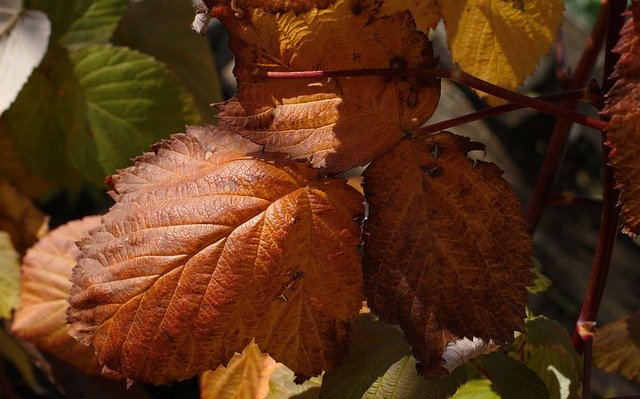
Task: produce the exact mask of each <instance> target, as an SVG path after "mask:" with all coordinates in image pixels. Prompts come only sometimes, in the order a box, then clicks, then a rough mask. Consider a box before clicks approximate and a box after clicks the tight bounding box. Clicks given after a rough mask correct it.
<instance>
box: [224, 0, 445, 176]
mask: <svg viewBox="0 0 640 399" xmlns="http://www.w3.org/2000/svg"><path fill="white" fill-rule="evenodd" d="M374 6H375V4H374V1H373V0H365V1H362V2H351V1H347V0H339V1H338V2H336V4H335V5H333V6H331V7H329V8H327V9H325V10H321V11H311V12H308V13H304V14H300V15H298V16H296V15H294V14H292V13H287V14H281V15H271V14H267V13H264V12H262V11H260V10H249V11H247V12H246V13H245V16H244V18H237V17H236V16H235V15H234V13H233V10H232V9H231V7H229V6H227V7H217V8H214V9H213V10H212V14H213V15H214V16H215V17H217V18H219V19H220V20H221V21H222V22H223V23H224V24H225V25H226V27H227V28H228V29H229V31H230V33H231V38H230V42H229V45H230V47H231V50H232V51H233V53H234V55H235V59H236V67H235V69H234V73H235V75H236V77H237V80H238V85H239V86H238V87H239V88H238V94H237V95H236V97H235V98H234V99H232V100H231V101H229V102H227V103H224V104H221V105H219V107H220V109H221V113H220V114H219V115H218V117H219V118H220V120H221V122H223V123H225V124H226V125H229V126H233V127H235V128H237V129H239V133H240V134H241V135H243V136H244V137H246V138H248V139H250V140H251V141H254V142H256V143H259V144H261V145H263V146H265V149H266V151H276V152H283V153H286V154H287V155H288V156H290V157H291V158H294V159H303V160H307V161H309V162H310V163H311V165H312V166H314V167H320V168H323V169H324V171H326V172H338V171H344V170H347V169H350V168H352V167H354V166H358V165H363V164H366V163H368V162H370V161H371V159H372V158H373V157H375V156H376V155H379V154H381V153H382V152H384V151H385V150H386V149H388V148H389V147H390V146H392V145H393V144H394V143H395V142H397V141H398V140H399V139H400V138H402V137H403V135H404V134H405V132H408V131H412V130H415V129H416V128H418V127H419V126H421V125H422V124H423V123H424V122H425V121H426V120H427V119H428V118H429V117H430V116H431V115H432V114H433V111H434V110H435V107H436V105H437V101H438V98H439V92H440V90H439V89H440V82H439V81H438V80H416V79H413V78H405V79H385V78H383V77H368V78H350V79H342V78H336V79H330V80H328V81H327V80H321V81H308V80H293V81H292V80H286V81H285V80H279V81H273V80H264V79H261V78H258V77H256V76H255V75H254V71H255V70H256V68H258V69H263V70H264V69H266V70H273V71H296V70H297V71H304V70H317V69H349V68H389V67H400V68H402V67H424V68H426V67H435V65H436V61H435V60H434V59H433V50H432V47H431V44H430V43H429V41H428V39H427V37H426V36H425V35H424V34H422V33H421V32H419V31H417V30H416V29H415V25H414V22H413V20H412V18H411V15H410V13H409V12H408V11H407V12H404V13H400V14H394V15H393V16H390V17H384V18H375V12H376V10H375V7H374ZM363 143H366V144H364V145H363Z"/></svg>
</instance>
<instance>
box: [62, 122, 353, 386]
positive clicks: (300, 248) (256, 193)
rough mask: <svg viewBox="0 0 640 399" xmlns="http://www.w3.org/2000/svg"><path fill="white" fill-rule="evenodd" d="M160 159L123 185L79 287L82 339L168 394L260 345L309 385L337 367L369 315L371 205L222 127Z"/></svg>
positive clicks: (85, 248)
mask: <svg viewBox="0 0 640 399" xmlns="http://www.w3.org/2000/svg"><path fill="white" fill-rule="evenodd" d="M154 151H155V152H154V153H147V154H145V155H143V156H142V157H139V158H138V159H137V160H136V162H135V165H134V166H132V167H130V168H128V169H125V170H123V171H121V172H120V174H118V175H116V176H114V177H112V178H110V179H109V184H110V186H111V187H112V190H113V191H112V195H113V196H114V198H115V199H116V205H115V206H114V207H113V208H112V209H111V210H110V211H109V213H108V214H106V215H105V216H104V217H103V220H102V223H103V225H102V226H101V227H100V228H99V229H98V230H96V231H94V232H93V233H92V235H91V238H90V239H89V240H88V241H86V242H84V243H83V245H82V247H81V249H82V252H83V255H82V256H81V257H80V259H79V264H78V266H77V267H76V268H75V269H74V273H73V277H72V282H73V283H74V287H73V288H72V291H71V297H70V302H71V305H72V309H71V310H70V312H69V321H70V322H72V323H73V326H72V334H73V336H75V337H76V338H77V339H81V340H82V341H83V342H85V343H87V344H89V343H90V344H92V345H93V346H94V348H95V349H96V351H97V353H98V356H99V358H100V360H101V361H103V362H104V363H105V364H106V365H107V366H108V367H109V368H111V369H114V370H117V371H120V372H122V373H123V374H125V375H126V376H127V377H128V378H130V379H133V380H139V381H145V382H152V383H156V384H162V383H167V382H170V381H173V380H181V379H185V378H189V377H191V376H193V375H195V374H197V373H199V372H204V371H206V370H210V369H212V368H215V367H217V366H218V365H219V364H221V363H226V362H227V361H228V360H229V359H230V358H231V356H233V354H234V352H236V351H240V350H242V349H243V348H244V347H245V346H246V345H247V344H248V343H249V342H250V341H251V339H253V338H254V337H255V342H256V343H257V344H258V345H260V347H261V348H264V350H265V352H268V353H270V354H271V356H273V358H274V359H275V360H277V361H279V362H282V363H284V364H285V365H287V366H288V367H290V368H291V369H292V370H293V371H295V373H296V374H297V375H298V376H299V377H305V376H311V375H316V374H319V373H320V372H321V371H322V370H324V369H331V368H333V367H335V365H336V363H337V362H338V361H339V359H340V357H341V356H342V353H343V351H344V347H345V344H346V332H347V325H348V323H349V322H350V321H352V320H353V319H354V318H355V317H356V315H357V314H358V310H359V309H360V306H361V303H362V277H361V271H360V264H359V259H358V253H357V245H358V243H359V227H358V225H357V224H356V223H355V222H354V218H360V217H361V216H362V212H363V204H362V197H361V196H360V194H359V193H358V192H357V191H356V190H354V189H352V188H351V187H349V186H348V185H347V184H346V183H345V182H344V181H342V180H336V179H322V178H317V177H316V176H317V171H314V170H312V169H309V168H306V167H304V166H302V165H301V164H298V163H293V162H289V161H283V160H279V159H278V158H274V157H267V156H265V155H263V154H262V153H260V152H259V146H258V145H255V144H253V143H250V142H248V141H246V140H244V139H242V138H240V137H239V136H237V135H235V134H232V133H230V132H227V131H225V130H224V129H222V128H216V127H205V128H189V129H187V133H186V134H179V135H175V136H173V138H172V139H171V140H170V141H165V142H162V143H160V144H159V145H157V146H155V147H154ZM250 154H251V155H250ZM328 276H331V277H330V278H327V277H328Z"/></svg>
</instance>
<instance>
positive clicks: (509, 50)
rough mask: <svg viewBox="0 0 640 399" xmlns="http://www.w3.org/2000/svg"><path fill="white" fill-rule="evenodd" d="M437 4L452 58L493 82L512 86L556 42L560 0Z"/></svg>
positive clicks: (478, 0) (450, 0)
mask: <svg viewBox="0 0 640 399" xmlns="http://www.w3.org/2000/svg"><path fill="white" fill-rule="evenodd" d="M440 8H441V10H442V15H443V17H444V22H445V26H446V30H447V41H448V42H449V48H450V49H451V55H452V57H453V61H454V62H457V63H458V64H459V65H460V66H461V67H462V69H463V70H465V71H466V72H469V73H471V74H473V75H475V76H477V77H479V78H481V79H484V80H487V81H489V82H491V83H495V84H497V85H500V86H503V87H506V88H508V89H515V88H516V87H518V86H520V84H522V82H523V81H524V79H525V77H526V76H527V75H529V74H531V73H532V72H533V71H534V69H535V67H536V65H538V62H539V61H540V57H542V56H543V55H544V54H546V53H547V52H548V51H549V49H550V48H551V44H552V43H554V41H555V39H556V35H557V31H558V28H559V27H560V25H561V24H562V20H563V11H564V2H563V1H562V0H531V1H523V0H510V1H485V0H455V1H454V0H448V1H441V2H440Z"/></svg>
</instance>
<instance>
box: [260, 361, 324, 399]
mask: <svg viewBox="0 0 640 399" xmlns="http://www.w3.org/2000/svg"><path fill="white" fill-rule="evenodd" d="M278 365H279V367H278V368H276V370H275V371H274V372H273V374H272V375H271V379H270V380H269V393H268V394H267V396H266V398H265V399H290V398H291V399H317V398H318V394H319V392H320V386H321V385H322V376H319V377H312V378H310V379H308V380H307V381H305V382H303V383H302V384H296V382H295V379H296V375H295V374H294V372H293V371H291V370H290V369H289V368H288V367H286V366H285V365H283V364H281V363H278Z"/></svg>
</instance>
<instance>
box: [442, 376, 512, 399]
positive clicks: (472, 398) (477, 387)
mask: <svg viewBox="0 0 640 399" xmlns="http://www.w3.org/2000/svg"><path fill="white" fill-rule="evenodd" d="M451 399H500V395H498V394H497V393H496V392H495V391H494V390H493V389H492V388H491V381H489V380H487V379H481V380H471V381H467V383H466V384H464V385H463V386H461V387H460V389H458V391H457V392H456V393H455V395H453V396H452V397H451Z"/></svg>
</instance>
